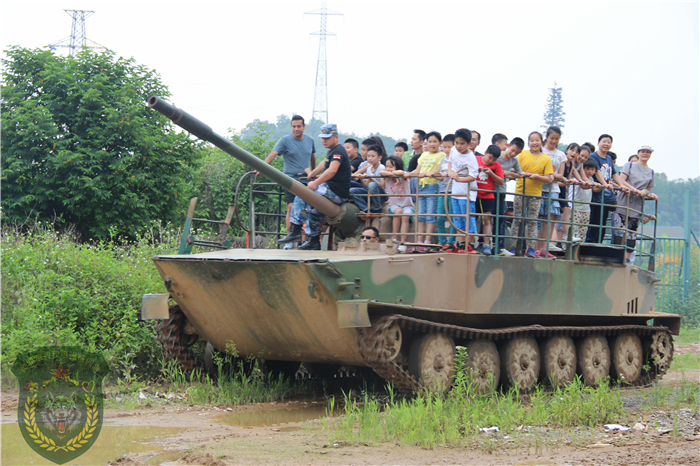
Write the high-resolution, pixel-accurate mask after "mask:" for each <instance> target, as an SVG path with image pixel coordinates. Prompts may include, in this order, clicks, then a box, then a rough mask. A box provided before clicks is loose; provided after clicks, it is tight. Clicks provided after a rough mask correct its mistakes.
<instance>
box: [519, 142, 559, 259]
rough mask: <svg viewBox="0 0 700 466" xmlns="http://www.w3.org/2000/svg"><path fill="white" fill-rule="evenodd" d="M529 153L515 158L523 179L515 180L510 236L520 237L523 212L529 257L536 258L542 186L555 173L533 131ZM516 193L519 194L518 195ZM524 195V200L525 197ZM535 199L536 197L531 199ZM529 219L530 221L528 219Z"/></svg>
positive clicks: (524, 152)
mask: <svg viewBox="0 0 700 466" xmlns="http://www.w3.org/2000/svg"><path fill="white" fill-rule="evenodd" d="M527 144H528V146H529V147H530V150H524V151H522V152H521V153H520V155H518V162H519V163H520V168H521V169H522V171H523V178H520V179H519V180H518V181H517V184H516V187H515V193H516V196H515V203H514V212H515V219H514V220H513V236H515V237H518V236H520V233H519V227H520V222H521V220H522V219H521V217H523V213H525V211H527V212H526V220H525V225H526V234H525V236H526V237H527V238H532V239H527V240H525V242H526V244H527V251H526V252H525V254H526V255H527V256H528V257H537V254H535V239H534V238H535V237H536V236H537V222H536V221H534V220H536V219H537V215H538V214H539V212H540V198H539V196H541V195H542V183H551V182H552V181H554V170H553V169H552V159H550V158H549V156H548V155H546V154H544V153H543V152H542V135H541V134H540V133H539V132H538V131H533V132H532V133H530V135H529V136H528V138H527ZM518 194H519V195H518ZM526 196H527V197H526ZM532 196H536V197H532ZM528 219H529V220H528ZM515 249H516V248H513V250H512V251H511V252H513V253H514V254H518V255H520V254H519V253H520V251H516V250H515Z"/></svg>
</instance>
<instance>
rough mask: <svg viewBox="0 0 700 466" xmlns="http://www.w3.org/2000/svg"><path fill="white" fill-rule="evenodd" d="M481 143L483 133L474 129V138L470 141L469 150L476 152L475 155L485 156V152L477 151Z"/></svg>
mask: <svg viewBox="0 0 700 466" xmlns="http://www.w3.org/2000/svg"><path fill="white" fill-rule="evenodd" d="M479 144H481V133H479V132H478V131H472V140H471V142H470V143H469V150H470V151H472V152H474V156H476V157H483V155H484V154H482V153H481V152H477V151H476V148H477V147H479Z"/></svg>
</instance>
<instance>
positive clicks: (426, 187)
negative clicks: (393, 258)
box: [404, 131, 445, 251]
mask: <svg viewBox="0 0 700 466" xmlns="http://www.w3.org/2000/svg"><path fill="white" fill-rule="evenodd" d="M426 141H428V144H427V147H428V151H427V152H424V153H423V155H421V156H420V158H419V159H418V166H417V167H416V169H415V170H413V171H412V172H410V173H404V176H405V177H406V178H408V177H409V176H410V175H418V178H419V181H418V214H419V216H418V225H417V226H416V233H418V238H417V239H416V241H417V242H418V243H422V242H423V239H424V238H425V244H430V243H431V241H430V238H431V237H432V233H433V232H434V231H435V214H436V213H437V196H436V194H437V193H438V188H439V182H438V180H436V179H435V178H433V177H434V176H435V175H436V174H439V173H440V161H441V160H442V159H443V158H444V157H445V153H444V152H440V151H439V148H440V143H441V142H442V136H441V135H440V133H438V132H437V131H433V132H430V133H428V134H427V135H426ZM426 194H427V195H429V196H426ZM426 214H428V215H426ZM421 233H428V235H425V236H424V235H422V234H421ZM426 249H427V248H420V249H419V251H425V250H426Z"/></svg>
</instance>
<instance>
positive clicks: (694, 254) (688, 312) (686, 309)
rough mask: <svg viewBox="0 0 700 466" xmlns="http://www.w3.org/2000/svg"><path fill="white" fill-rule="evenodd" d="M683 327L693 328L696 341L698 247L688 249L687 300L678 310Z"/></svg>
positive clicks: (699, 291) (699, 297) (699, 299)
mask: <svg viewBox="0 0 700 466" xmlns="http://www.w3.org/2000/svg"><path fill="white" fill-rule="evenodd" d="M677 312H678V314H680V315H681V322H682V323H683V325H685V326H688V327H690V328H695V329H696V330H695V335H696V341H697V335H698V331H697V328H698V327H700V247H697V246H692V247H691V248H690V282H689V283H688V298H687V299H685V300H684V301H683V302H682V303H681V305H680V308H679V309H678V311H677Z"/></svg>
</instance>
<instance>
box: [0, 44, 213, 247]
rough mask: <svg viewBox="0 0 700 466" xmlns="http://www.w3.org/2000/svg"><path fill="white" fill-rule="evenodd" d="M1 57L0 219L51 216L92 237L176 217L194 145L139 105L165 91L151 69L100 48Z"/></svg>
mask: <svg viewBox="0 0 700 466" xmlns="http://www.w3.org/2000/svg"><path fill="white" fill-rule="evenodd" d="M6 56H7V58H6V59H5V60H3V65H4V71H3V74H2V80H3V82H2V98H1V100H0V104H1V110H2V130H3V134H2V146H1V149H2V178H1V179H2V184H3V186H2V187H3V196H2V220H3V222H7V221H16V222H19V223H24V222H26V221H27V220H28V219H31V220H33V219H37V218H38V219H39V220H54V221H56V222H57V223H58V225H59V226H67V225H71V224H72V225H74V226H75V228H76V229H77V230H78V231H79V232H80V233H81V234H82V235H83V238H95V237H96V238H100V237H106V236H108V235H110V234H114V233H118V234H126V235H128V236H133V235H134V234H135V233H136V232H137V231H138V230H139V229H140V228H143V227H145V226H146V225H148V224H149V223H150V222H151V220H154V219H156V220H170V219H174V218H176V213H177V212H178V210H179V209H181V208H182V207H183V206H185V205H186V202H187V201H186V199H182V197H183V196H182V191H183V189H184V186H185V184H186V182H187V179H188V178H189V177H190V176H191V165H192V163H193V162H194V160H195V159H196V157H197V155H198V151H199V149H198V148H199V145H200V143H198V142H195V141H194V140H192V139H190V138H189V136H187V135H186V133H183V132H180V131H175V130H174V127H173V125H172V123H171V122H170V121H169V120H168V119H166V118H165V117H163V116H162V115H160V114H159V113H158V112H155V111H153V110H151V109H149V108H148V107H147V106H146V104H145V102H146V100H147V99H148V97H149V96H151V95H158V96H163V97H168V96H169V95H170V93H169V92H168V89H167V87H166V86H165V85H164V84H162V83H161V81H160V77H159V76H158V74H157V73H156V72H155V71H152V70H149V69H148V68H146V67H145V66H141V65H136V64H135V62H134V60H133V59H128V60H127V59H124V58H121V57H120V58H116V57H115V55H114V53H113V52H109V51H107V52H103V53H100V54H95V53H93V52H91V51H88V50H86V51H83V52H81V53H80V54H79V55H77V56H76V57H70V56H68V57H63V56H59V55H55V54H54V53H53V52H52V51H50V50H45V49H35V50H30V49H25V48H21V47H12V48H10V49H9V50H8V51H6ZM177 217H180V216H177ZM178 220H179V219H178Z"/></svg>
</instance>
